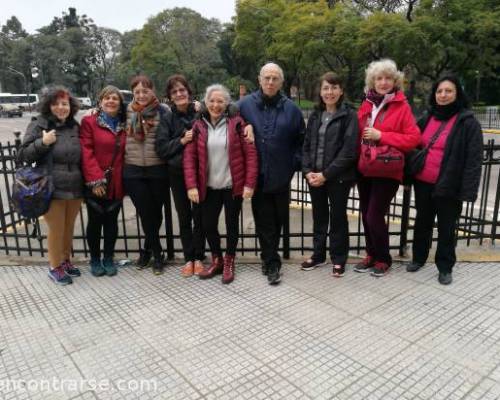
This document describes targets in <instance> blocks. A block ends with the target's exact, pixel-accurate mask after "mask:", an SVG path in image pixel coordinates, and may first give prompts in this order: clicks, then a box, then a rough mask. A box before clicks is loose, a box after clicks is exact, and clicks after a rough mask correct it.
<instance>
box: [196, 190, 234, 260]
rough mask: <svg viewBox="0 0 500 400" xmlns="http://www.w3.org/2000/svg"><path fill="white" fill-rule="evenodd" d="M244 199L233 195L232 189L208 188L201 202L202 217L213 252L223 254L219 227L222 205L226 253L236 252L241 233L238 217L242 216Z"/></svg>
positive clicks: (217, 254)
mask: <svg viewBox="0 0 500 400" xmlns="http://www.w3.org/2000/svg"><path fill="white" fill-rule="evenodd" d="M242 201H243V199H242V198H241V196H239V197H233V192H232V189H220V190H213V189H210V188H208V189H207V197H206V198H205V200H204V201H203V203H201V205H202V216H201V218H202V221H203V229H204V231H205V234H206V235H207V241H208V244H209V246H210V251H211V252H212V254H214V255H216V256H222V250H221V247H220V235H219V230H218V228H217V227H218V225H219V215H220V212H221V210H222V206H224V216H225V217H226V233H227V240H226V244H227V245H226V253H227V254H229V255H232V256H234V255H235V254H236V246H237V245H238V235H239V226H238V224H239V221H238V217H239V216H240V211H241V202H242Z"/></svg>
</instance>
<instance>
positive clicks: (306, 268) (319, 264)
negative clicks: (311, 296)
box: [300, 257, 326, 271]
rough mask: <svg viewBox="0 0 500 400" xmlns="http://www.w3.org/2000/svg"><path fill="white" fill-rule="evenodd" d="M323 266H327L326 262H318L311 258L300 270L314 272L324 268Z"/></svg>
mask: <svg viewBox="0 0 500 400" xmlns="http://www.w3.org/2000/svg"><path fill="white" fill-rule="evenodd" d="M323 265H326V262H325V261H324V260H323V261H316V260H315V259H314V258H313V257H311V258H310V259H308V260H306V261H304V262H303V263H302V264H301V267H300V269H302V271H312V270H313V269H316V268H318V267H322V266H323Z"/></svg>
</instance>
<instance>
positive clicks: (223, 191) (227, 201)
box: [183, 85, 257, 283]
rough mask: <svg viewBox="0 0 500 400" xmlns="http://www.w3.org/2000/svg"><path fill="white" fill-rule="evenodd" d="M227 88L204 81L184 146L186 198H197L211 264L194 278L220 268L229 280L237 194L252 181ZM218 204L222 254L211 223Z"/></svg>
mask: <svg viewBox="0 0 500 400" xmlns="http://www.w3.org/2000/svg"><path fill="white" fill-rule="evenodd" d="M230 100H231V98H230V95H229V92H228V90H227V89H226V88H225V87H224V86H222V85H212V86H209V87H208V88H207V90H206V94H205V100H204V102H205V105H206V111H203V112H202V113H201V118H200V119H198V120H196V121H195V122H194V124H193V128H192V129H193V140H192V141H191V142H189V143H188V144H187V145H186V146H185V148H184V157H183V165H184V179H185V181H186V189H187V191H188V197H189V199H190V200H191V201H192V202H194V203H201V207H202V224H203V229H204V231H205V234H206V237H207V241H208V244H209V246H210V250H211V252H212V264H211V265H210V266H209V267H208V268H205V269H204V270H203V271H202V272H200V274H199V277H200V279H208V278H212V277H214V276H215V275H217V274H220V273H222V283H230V282H232V281H233V280H234V257H235V254H236V245H237V244H238V235H239V233H238V217H239V215H240V211H241V203H242V199H243V198H245V199H248V198H251V197H252V195H253V192H254V189H255V185H256V183H257V151H256V149H255V145H254V144H253V143H248V141H247V140H245V136H244V128H245V123H244V121H243V119H242V118H241V117H240V116H239V115H238V114H232V113H230V112H229V111H228V106H229V103H230ZM223 206H224V212H225V220H226V232H227V240H226V255H225V256H224V259H223V258H222V251H221V244H220V235H219V232H218V229H217V226H218V222H219V215H220V212H221V211H222V207H223Z"/></svg>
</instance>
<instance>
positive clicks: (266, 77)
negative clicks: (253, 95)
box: [261, 76, 281, 82]
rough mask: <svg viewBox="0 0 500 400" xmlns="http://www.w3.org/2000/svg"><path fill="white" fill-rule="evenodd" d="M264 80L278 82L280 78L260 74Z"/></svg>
mask: <svg viewBox="0 0 500 400" xmlns="http://www.w3.org/2000/svg"><path fill="white" fill-rule="evenodd" d="M261 78H262V80H263V81H264V82H279V81H281V78H280V77H278V76H262V77H261Z"/></svg>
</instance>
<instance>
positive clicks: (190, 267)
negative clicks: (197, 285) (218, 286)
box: [181, 261, 194, 278]
mask: <svg viewBox="0 0 500 400" xmlns="http://www.w3.org/2000/svg"><path fill="white" fill-rule="evenodd" d="M181 275H182V276H183V277H184V278H189V277H191V276H193V275H194V263H193V262H192V261H188V262H187V263H186V264H184V266H183V267H182V268H181Z"/></svg>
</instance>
